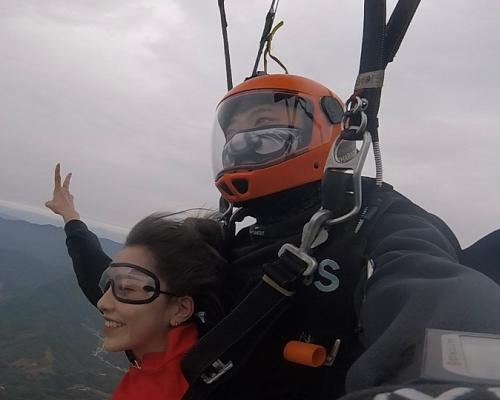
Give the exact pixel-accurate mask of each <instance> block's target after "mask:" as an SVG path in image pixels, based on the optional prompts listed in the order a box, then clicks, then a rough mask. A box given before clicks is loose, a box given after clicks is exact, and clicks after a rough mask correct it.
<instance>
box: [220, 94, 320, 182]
mask: <svg viewBox="0 0 500 400" xmlns="http://www.w3.org/2000/svg"><path fill="white" fill-rule="evenodd" d="M311 131H312V104H311V103H310V102H309V101H308V100H307V99H304V98H302V97H300V96H298V95H296V94H292V93H286V92H276V91H267V92H262V91H258V92H249V93H242V94H239V95H235V96H232V97H229V98H228V99H226V100H224V101H223V102H222V103H221V104H220V105H219V107H218V108H217V118H216V121H215V124H214V129H213V138H212V139H213V140H212V155H213V172H214V176H215V177H216V178H217V176H218V175H219V174H220V173H221V172H223V171H227V170H235V169H238V168H245V167H251V168H257V167H263V166H267V165H270V164H273V163H278V162H280V161H282V160H283V159H285V158H288V157H291V156H292V155H293V154H295V153H297V152H300V151H301V150H302V149H304V148H306V147H307V146H308V145H309V143H310V141H311Z"/></svg>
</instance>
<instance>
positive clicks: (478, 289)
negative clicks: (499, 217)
mask: <svg viewBox="0 0 500 400" xmlns="http://www.w3.org/2000/svg"><path fill="white" fill-rule="evenodd" d="M365 186H366V185H365ZM369 186H370V185H368V188H369ZM371 196H372V194H371V192H370V190H368V191H367V192H366V193H365V196H364V198H365V200H366V201H367V202H370V199H371ZM384 196H385V197H386V198H385V200H384V201H385V203H384V204H389V207H388V208H387V209H384V210H382V211H381V212H379V213H378V214H376V216H375V217H373V218H372V219H371V220H367V221H364V226H363V228H362V229H361V231H360V233H359V234H354V233H353V232H354V228H355V226H356V225H357V223H358V221H353V222H352V223H350V224H344V225H342V226H338V227H336V228H335V229H334V230H332V231H330V232H329V237H328V240H327V241H326V242H325V243H323V244H320V245H319V246H318V247H317V248H315V249H314V254H313V255H314V257H315V258H316V259H317V261H318V264H319V268H318V270H317V271H316V274H315V276H314V278H313V279H312V281H311V282H309V284H308V285H306V286H304V288H303V289H302V290H301V291H300V292H299V293H298V294H297V295H296V296H295V298H294V302H295V306H294V307H292V308H291V309H290V310H289V311H287V312H286V313H285V314H284V315H283V316H282V317H280V319H279V321H278V322H277V323H276V324H275V325H274V326H273V328H272V329H271V330H270V332H269V333H268V334H267V335H266V337H265V338H264V340H263V341H262V343H261V345H260V346H259V350H258V351H256V352H255V354H253V355H252V357H251V359H250V360H249V361H248V365H247V366H246V367H245V368H244V370H243V371H241V373H239V374H238V376H237V377H235V378H234V379H232V380H231V381H230V382H228V383H226V384H224V385H222V386H221V387H220V388H219V389H218V390H217V391H216V392H215V393H214V394H213V395H212V396H211V398H214V399H223V398H227V399H257V398H258V399H266V398H269V399H301V400H305V399H334V398H339V397H340V396H342V394H344V393H345V391H347V392H355V391H360V390H363V389H369V388H373V387H375V386H382V385H398V384H402V383H404V382H408V381H418V378H419V376H420V365H421V358H422V354H423V339H424V332H425V329H426V328H436V329H448V330H461V331H470V332H483V333H497V334H498V333H500V318H499V317H497V316H492V315H491V313H490V312H489V310H490V309H491V308H490V307H493V308H497V309H498V308H500V291H499V290H498V286H497V284H496V283H494V282H493V281H492V280H490V279H489V278H488V277H486V276H485V275H483V274H481V273H479V272H477V271H476V270H474V269H472V268H469V267H466V266H464V265H461V264H460V254H461V249H460V246H459V244H458V241H457V240H456V238H455V236H454V235H453V233H452V232H451V231H450V229H449V228H448V227H447V226H446V225H445V224H444V223H443V222H442V221H441V220H440V219H439V218H437V217H435V216H434V215H432V214H429V213H427V212H426V211H424V210H422V209H421V208H420V207H418V206H416V205H415V204H414V203H412V202H411V201H409V200H408V199H406V198H405V197H403V196H402V195H400V194H399V193H397V192H395V191H393V190H387V191H386V192H385V194H384ZM310 215H311V212H305V213H304V215H302V216H300V215H299V216H297V217H296V218H295V220H296V226H295V227H293V228H292V227H290V224H289V223H288V224H287V226H288V227H287V231H286V232H279V229H278V230H277V231H276V229H273V234H272V235H271V237H267V235H266V232H265V230H264V231H263V232H259V235H252V234H251V230H249V229H247V230H244V231H241V232H240V233H239V234H238V235H237V236H236V237H235V238H234V239H232V240H231V242H230V246H229V247H230V250H229V254H228V255H227V256H228V258H229V261H230V267H229V269H228V275H227V281H226V288H225V291H224V301H225V303H226V304H228V305H229V304H235V303H237V302H238V301H239V300H240V299H241V298H242V297H243V296H244V294H245V293H246V292H247V291H248V290H250V289H251V288H252V287H253V285H254V284H255V283H256V282H257V281H258V280H259V279H260V277H261V275H262V270H261V266H262V264H264V263H266V262H270V261H273V260H274V259H275V258H276V254H277V251H278V249H279V248H280V247H281V245H282V244H283V243H286V242H290V243H294V244H298V241H299V238H300V235H299V234H298V233H299V232H300V228H301V227H302V225H303V223H305V222H306V221H307V220H308V218H309V217H310ZM65 229H66V233H67V242H66V243H67V246H68V251H69V254H70V256H71V258H72V260H73V265H74V269H75V273H76V275H77V278H78V282H79V284H80V287H81V288H82V290H83V292H84V293H85V295H86V296H87V297H88V299H89V300H90V301H91V302H92V303H93V304H96V302H97V300H98V299H99V297H100V295H101V293H100V291H99V289H98V286H97V282H98V280H99V277H100V274H101V273H102V271H103V269H104V268H105V267H106V265H107V264H108V263H109V261H110V259H109V257H107V256H106V255H105V254H104V253H103V251H102V249H101V247H100V245H99V242H98V239H97V238H96V236H95V235H94V234H92V233H91V232H90V231H89V230H88V229H87V227H86V226H85V224H84V223H83V222H80V221H70V222H69V223H68V224H67V225H66V227H65ZM276 232H277V233H276ZM368 260H370V261H371V263H370V264H371V265H372V266H373V267H374V268H373V274H371V268H367V262H368ZM485 305H487V306H488V307H486V306H485ZM304 337H307V339H310V340H311V341H313V342H317V343H319V344H322V345H324V346H326V347H327V348H329V347H331V345H332V343H333V341H334V340H335V339H336V338H340V339H341V340H342V344H341V347H340V352H339V355H338V357H337V359H336V361H335V364H334V365H333V366H332V367H320V368H310V367H303V366H299V365H296V364H292V363H290V362H287V361H285V360H284V359H283V357H282V350H283V347H284V345H285V344H286V343H287V342H288V341H289V340H294V339H295V340H296V339H304Z"/></svg>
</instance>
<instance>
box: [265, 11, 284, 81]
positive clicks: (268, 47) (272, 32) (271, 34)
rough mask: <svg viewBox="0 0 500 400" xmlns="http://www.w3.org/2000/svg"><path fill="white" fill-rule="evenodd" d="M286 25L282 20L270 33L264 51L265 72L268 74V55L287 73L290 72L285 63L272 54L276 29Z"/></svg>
mask: <svg viewBox="0 0 500 400" xmlns="http://www.w3.org/2000/svg"><path fill="white" fill-rule="evenodd" d="M283 25H284V22H283V21H280V22H279V23H278V24H277V25H276V26H275V27H274V28H273V30H272V31H271V33H269V35H268V37H267V40H266V43H267V45H266V50H265V51H264V72H265V73H266V74H267V56H269V57H271V59H273V60H274V62H275V63H276V64H278V65H279V66H280V67H281V68H283V70H284V71H285V74H288V69H287V68H286V67H285V65H284V64H283V63H282V62H281V61H280V60H279V59H278V57H276V56H274V55H272V54H271V42H272V41H273V37H274V34H275V33H276V31H277V30H278V29H279V28H281V27H282V26H283Z"/></svg>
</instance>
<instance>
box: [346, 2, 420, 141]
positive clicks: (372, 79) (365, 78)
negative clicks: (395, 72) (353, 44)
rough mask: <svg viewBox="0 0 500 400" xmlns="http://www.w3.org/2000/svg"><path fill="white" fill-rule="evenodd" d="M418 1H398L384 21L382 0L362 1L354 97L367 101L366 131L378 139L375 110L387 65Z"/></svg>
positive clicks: (384, 11) (377, 108) (378, 105)
mask: <svg viewBox="0 0 500 400" xmlns="http://www.w3.org/2000/svg"><path fill="white" fill-rule="evenodd" d="M419 3H420V0H399V2H398V4H397V5H396V7H395V8H394V11H393V13H392V15H391V18H390V20H389V23H388V24H386V0H365V5H364V15H365V17H364V22H363V45H362V49H361V60H360V65H359V75H358V79H357V80H356V85H355V89H354V96H360V97H364V98H365V99H366V100H368V108H367V110H366V115H367V117H368V125H367V128H366V129H367V130H368V131H369V132H370V133H371V136H372V140H373V141H374V142H378V120H377V115H378V110H379V107H380V96H381V94H382V85H383V80H384V71H385V68H386V67H387V64H388V63H389V62H391V61H392V60H393V59H394V56H395V55H396V52H397V50H398V49H399V46H400V45H401V42H402V41H403V37H404V35H405V33H406V31H407V30H408V27H409V25H410V22H411V20H412V18H413V16H414V14H415V11H416V10H417V7H418V5H419Z"/></svg>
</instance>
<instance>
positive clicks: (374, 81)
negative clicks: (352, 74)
mask: <svg viewBox="0 0 500 400" xmlns="http://www.w3.org/2000/svg"><path fill="white" fill-rule="evenodd" d="M384 75H385V70H383V69H379V70H378V71H370V72H364V73H362V74H359V75H358V78H357V79H356V85H355V86H354V90H360V89H377V88H381V87H382V86H383V85H384Z"/></svg>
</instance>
